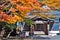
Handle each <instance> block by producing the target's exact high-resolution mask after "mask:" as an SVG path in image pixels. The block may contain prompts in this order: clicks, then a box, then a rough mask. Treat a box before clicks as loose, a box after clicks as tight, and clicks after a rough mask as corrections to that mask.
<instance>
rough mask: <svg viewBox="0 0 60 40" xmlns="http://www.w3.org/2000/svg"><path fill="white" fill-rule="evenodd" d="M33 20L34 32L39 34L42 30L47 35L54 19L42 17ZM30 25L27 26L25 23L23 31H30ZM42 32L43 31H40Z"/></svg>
mask: <svg viewBox="0 0 60 40" xmlns="http://www.w3.org/2000/svg"><path fill="white" fill-rule="evenodd" d="M32 20H33V26H34V34H40V33H41V31H42V32H44V34H46V35H48V31H51V29H52V27H53V24H54V21H53V20H49V19H42V18H35V19H32ZM30 27H31V26H28V25H27V24H25V28H24V29H25V31H26V32H28V31H30V30H31V29H30ZM42 34H43V33H42Z"/></svg>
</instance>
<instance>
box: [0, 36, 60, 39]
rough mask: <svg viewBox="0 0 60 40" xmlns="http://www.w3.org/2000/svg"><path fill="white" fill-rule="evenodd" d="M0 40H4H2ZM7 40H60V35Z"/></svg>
mask: <svg viewBox="0 0 60 40" xmlns="http://www.w3.org/2000/svg"><path fill="white" fill-rule="evenodd" d="M0 40H2V39H0ZM5 40H60V35H58V36H54V37H51V36H47V35H44V36H33V37H27V38H24V39H20V38H18V37H13V38H9V39H5Z"/></svg>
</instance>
